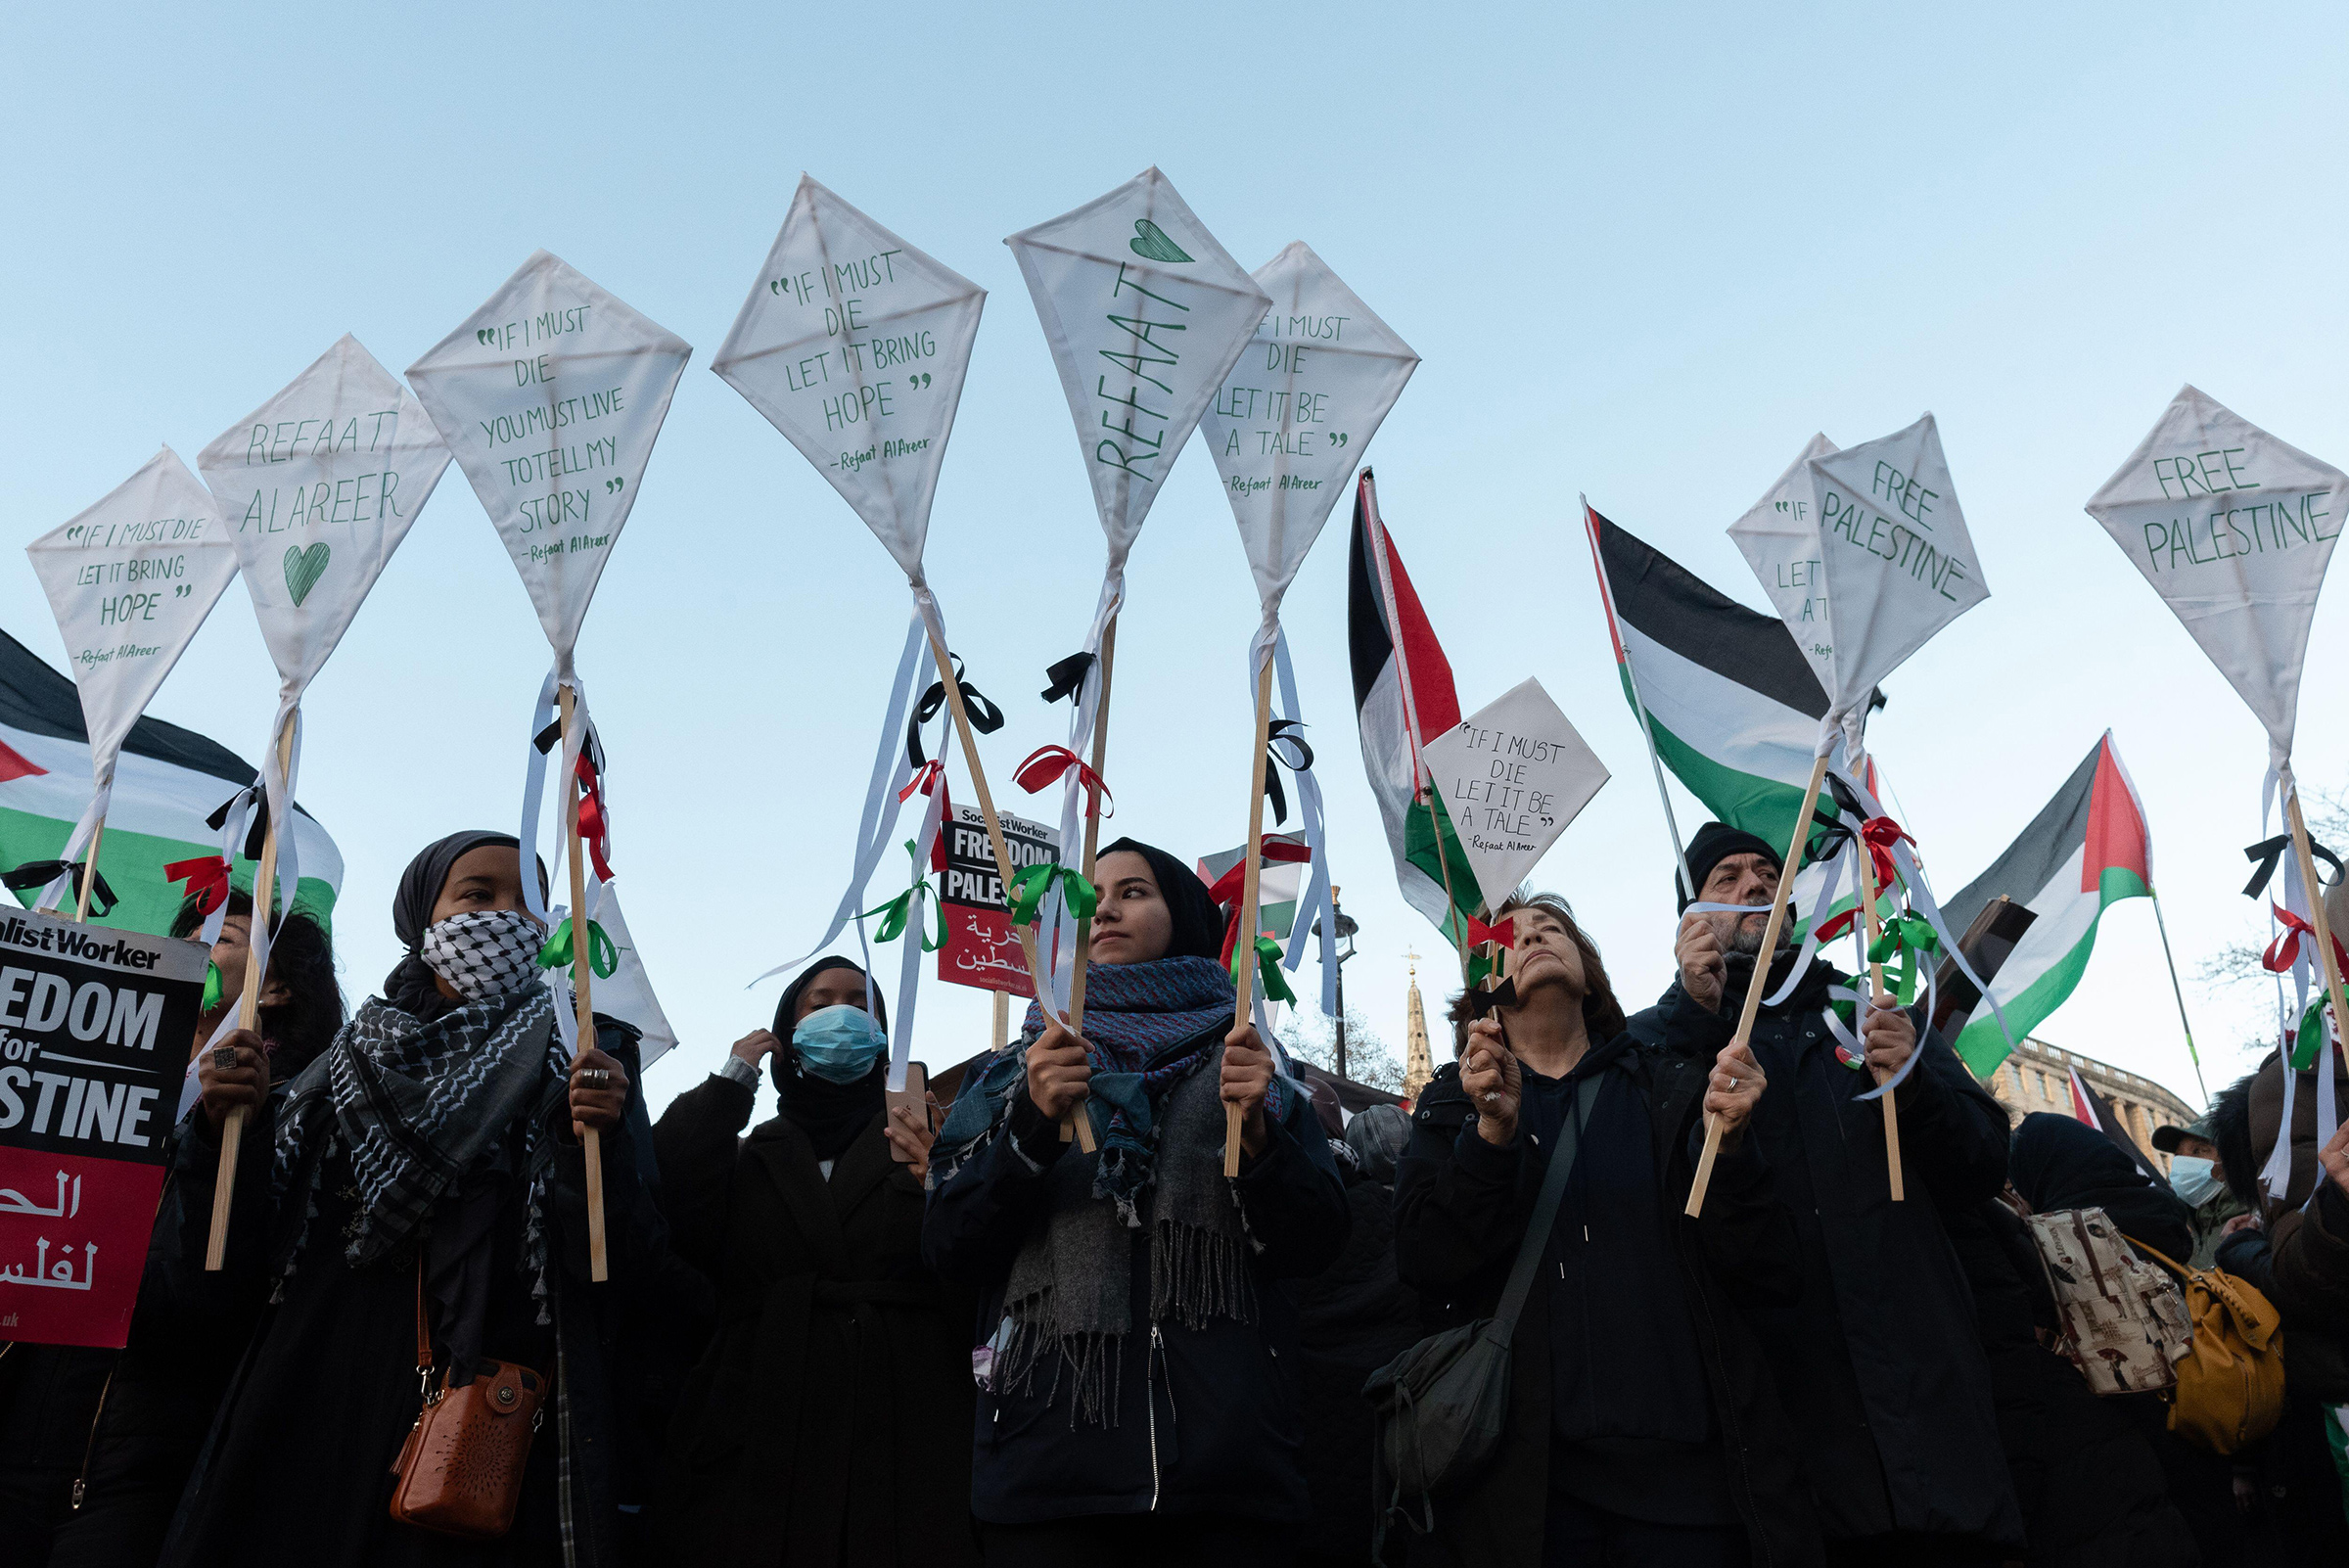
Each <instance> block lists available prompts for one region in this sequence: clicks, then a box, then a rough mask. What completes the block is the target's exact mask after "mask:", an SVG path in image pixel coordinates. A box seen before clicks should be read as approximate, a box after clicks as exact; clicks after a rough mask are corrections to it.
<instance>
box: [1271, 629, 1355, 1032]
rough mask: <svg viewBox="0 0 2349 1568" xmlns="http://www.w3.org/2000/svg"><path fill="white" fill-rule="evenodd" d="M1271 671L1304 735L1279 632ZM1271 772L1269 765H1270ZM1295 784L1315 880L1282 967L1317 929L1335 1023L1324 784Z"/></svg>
mask: <svg viewBox="0 0 2349 1568" xmlns="http://www.w3.org/2000/svg"><path fill="white" fill-rule="evenodd" d="M1272 657H1273V661H1274V664H1273V668H1274V669H1275V670H1276V671H1277V672H1278V674H1279V676H1280V716H1281V717H1282V718H1284V719H1294V720H1296V722H1297V726H1298V728H1300V729H1303V728H1304V727H1305V719H1304V709H1303V708H1302V707H1301V706H1300V705H1299V704H1298V701H1297V673H1296V671H1295V670H1294V669H1291V668H1290V667H1289V634H1288V633H1287V632H1286V631H1279V632H1276V634H1275V640H1274V642H1273V644H1272ZM1266 765H1267V767H1268V766H1270V765H1271V764H1270V763H1269V762H1267V764H1266ZM1289 773H1290V776H1291V777H1293V778H1295V779H1296V781H1297V809H1298V813H1299V815H1300V816H1301V817H1302V818H1303V819H1304V823H1305V842H1306V847H1307V848H1308V849H1309V850H1311V851H1312V853H1313V876H1312V879H1311V880H1310V881H1309V882H1308V883H1307V884H1306V890H1305V897H1304V898H1303V899H1300V900H1298V904H1297V920H1296V923H1295V924H1293V925H1291V926H1290V927H1289V945H1288V950H1287V952H1285V953H1284V954H1283V955H1282V957H1281V967H1282V968H1284V969H1286V970H1288V971H1289V973H1290V974H1295V973H1296V972H1297V966H1298V964H1299V963H1300V962H1302V961H1303V960H1304V958H1305V945H1306V943H1307V942H1308V941H1310V940H1311V938H1312V934H1313V930H1314V928H1315V926H1316V925H1317V926H1318V927H1319V928H1320V932H1321V944H1320V946H1321V952H1320V959H1321V1013H1322V1016H1324V1017H1327V1018H1335V1017H1336V1016H1337V1012H1338V909H1337V900H1336V899H1334V898H1333V897H1332V896H1331V893H1330V886H1329V845H1328V840H1327V837H1326V833H1327V830H1326V828H1325V827H1324V826H1323V821H1322V807H1321V781H1320V780H1319V779H1317V778H1315V777H1314V776H1313V768H1312V767H1310V766H1308V767H1295V768H1291V769H1290V770H1289Z"/></svg>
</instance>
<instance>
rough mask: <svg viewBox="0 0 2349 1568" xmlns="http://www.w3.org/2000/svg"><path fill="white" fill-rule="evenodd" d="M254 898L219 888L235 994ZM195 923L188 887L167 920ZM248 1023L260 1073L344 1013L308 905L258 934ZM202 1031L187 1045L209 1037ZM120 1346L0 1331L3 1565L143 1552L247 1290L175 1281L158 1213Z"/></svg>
mask: <svg viewBox="0 0 2349 1568" xmlns="http://www.w3.org/2000/svg"><path fill="white" fill-rule="evenodd" d="M252 920H253V899H251V898H250V897H248V896H247V895H246V894H244V893H233V894H231V895H230V896H229V902H228V908H227V910H226V912H225V915H224V918H223V919H222V921H221V930H220V940H219V941H218V942H216V943H215V944H213V946H212V959H211V961H212V963H213V964H214V965H216V966H217V967H218V968H219V969H220V971H221V974H222V977H223V986H222V989H223V991H224V992H226V994H227V1000H226V1002H225V1003H224V1004H223V1006H222V1007H220V1008H219V1009H217V1010H215V1012H214V1014H213V1015H212V1018H211V1020H210V1022H211V1023H213V1024H215V1025H216V1024H217V1022H218V1020H219V1019H220V1018H221V1017H222V1016H224V1015H225V1013H226V1011H227V1008H228V1007H232V1006H234V1005H235V1003H236V1000H237V997H238V994H239V993H240V992H241V991H242V989H243V986H244V981H245V962H246V959H247V957H248V956H249V948H248V946H247V943H248V940H249V929H250V927H251V924H252ZM203 923H204V911H203V910H202V909H201V908H200V907H198V906H197V905H196V903H195V901H194V900H193V899H191V900H189V901H188V903H187V904H186V905H185V906H183V907H182V908H181V910H180V912H179V916H178V918H177V919H176V920H175V921H174V922H173V924H172V928H171V935H172V936H174V937H180V938H185V937H189V936H192V935H194V934H195V932H196V931H197V929H198V927H200V926H201V925H202V924H203ZM260 1019H261V1027H260V1031H259V1033H260V1036H261V1038H262V1041H263V1047H264V1049H265V1050H266V1051H267V1054H268V1062H269V1070H270V1075H271V1080H272V1082H273V1083H274V1082H283V1081H284V1080H285V1079H287V1078H289V1077H291V1076H292V1075H293V1074H294V1073H295V1072H297V1071H299V1069H300V1068H301V1067H302V1066H303V1065H304V1064H306V1063H307V1062H308V1061H309V1060H310V1058H311V1057H313V1056H315V1055H317V1053H318V1052H319V1051H320V1050H321V1049H323V1048H324V1047H325V1045H326V1043H327V1041H329V1040H331V1039H332V1038H334V1034H335V1031H336V1029H337V1028H338V1027H340V1025H341V1024H342V1022H343V994H342V992H341V991H340V990H339V989H338V988H337V987H336V985H335V959H334V947H333V944H332V943H331V941H330V940H329V938H328V937H327V934H326V932H325V930H324V929H323V928H322V927H320V926H319V925H317V924H315V923H314V922H313V921H312V920H311V919H310V917H309V916H308V915H306V914H296V915H292V916H290V917H288V918H287V919H285V920H284V921H282V922H281V923H280V924H279V926H278V929H277V936H276V938H275V939H274V940H273V941H272V943H271V944H270V947H269V972H268V976H267V978H266V979H265V980H264V981H263V982H262V985H261V994H260ZM209 1033H210V1032H209V1030H200V1031H199V1033H198V1036H197V1038H196V1039H195V1040H194V1041H192V1042H191V1046H190V1049H191V1053H192V1052H193V1050H194V1048H195V1047H197V1046H199V1045H201V1044H202V1043H203V1041H204V1040H205V1039H206V1038H208V1037H209ZM154 1237H155V1239H154V1240H153V1241H152V1242H151V1244H150V1246H149V1249H148V1257H147V1263H146V1268H145V1272H144V1273H143V1274H142V1276H141V1278H140V1282H139V1296H138V1304H137V1306H136V1308H135V1309H134V1310H133V1312H132V1314H131V1319H130V1335H129V1339H128V1342H127V1343H126V1344H125V1345H124V1347H123V1348H122V1349H121V1350H118V1351H115V1350H93V1349H88V1348H85V1347H81V1346H71V1345H27V1344H14V1343H12V1344H7V1345H0V1565H4V1568H18V1565H20V1564H22V1565H25V1568H31V1565H35V1564H42V1563H47V1564H52V1565H55V1568H69V1565H83V1564H87V1565H90V1568H107V1565H113V1564H122V1563H130V1564H139V1563H152V1562H153V1561H155V1559H156V1556H157V1554H158V1553H159V1552H160V1551H161V1549H162V1545H163V1535H164V1532H165V1531H166V1530H167V1529H168V1527H169V1526H170V1523H171V1513H172V1510H173V1508H174V1507H176V1506H177V1505H178V1502H179V1494H180V1488H181V1487H182V1486H183V1485H184V1484H185V1483H186V1481H187V1478H188V1472H189V1470H190V1469H192V1468H193V1467H194V1465H195V1463H196V1455H197V1453H198V1451H199V1450H200V1449H202V1448H203V1446H204V1435H205V1432H206V1431H207V1429H208V1428H209V1427H210V1425H211V1421H212V1411H213V1409H214V1407H216V1406H217V1405H218V1404H219V1402H220V1395H221V1391H222V1390H223V1389H225V1388H226V1387H227V1386H228V1380H229V1377H230V1374H231V1373H232V1372H233V1371H234V1370H235V1368H236V1361H237V1356H238V1354H239V1353H240V1352H241V1351H242V1350H243V1349H244V1348H245V1341H246V1339H247V1338H248V1337H249V1336H250V1335H251V1333H252V1331H253V1318H254V1315H255V1314H254V1313H253V1310H252V1308H253V1304H251V1303H238V1302H234V1301H228V1302H223V1301H221V1300H219V1299H217V1296H218V1293H216V1292H210V1291H207V1290H204V1289H201V1288H199V1289H193V1290H190V1289H174V1285H175V1283H177V1281H175V1278H174V1275H173V1273H172V1271H171V1269H170V1268H169V1267H168V1257H169V1247H168V1238H167V1237H166V1234H165V1231H164V1227H163V1226H161V1224H159V1225H158V1226H157V1227H156V1229H155V1232H154Z"/></svg>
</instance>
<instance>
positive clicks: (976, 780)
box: [913, 621, 1093, 1154]
mask: <svg viewBox="0 0 2349 1568" xmlns="http://www.w3.org/2000/svg"><path fill="white" fill-rule="evenodd" d="M923 624H924V626H925V627H927V626H928V624H929V623H928V622H927V621H925V622H924V623H923ZM930 656H931V658H932V659H934V660H935V661H936V662H937V664H938V679H939V684H940V685H941V686H943V687H944V688H945V693H946V710H947V712H949V713H951V714H952V715H954V732H955V733H956V734H957V735H959V736H961V737H962V760H963V761H964V763H965V764H967V765H968V766H969V768H970V770H971V788H972V790H973V791H974V792H976V793H977V795H978V797H979V813H980V815H982V816H983V817H985V818H986V819H987V842H988V847H989V849H990V850H991V851H993V852H994V856H995V874H996V875H997V876H999V877H1001V878H1002V879H1003V889H1004V892H1005V894H1006V895H1008V894H1009V893H1010V891H1011V882H1012V872H1011V848H1010V846H1009V845H1008V844H1007V843H1006V842H1005V841H1004V838H1003V819H1002V818H1001V817H999V816H997V815H996V814H995V797H994V794H993V792H992V791H990V789H989V788H988V787H987V767H986V764H985V763H983V762H981V761H979V740H978V737H977V735H975V734H974V733H973V732H972V729H971V715H970V712H969V710H968V709H966V708H965V707H964V706H963V701H962V682H961V681H959V680H957V679H955V678H954V662H953V660H952V659H951V658H950V657H949V656H948V655H947V653H946V645H945V644H944V643H943V642H941V641H939V640H938V632H937V630H936V629H935V628H931V629H930ZM1011 929H1012V935H1014V936H1016V937H1018V938H1019V939H1020V954H1021V956H1022V957H1024V958H1026V959H1027V960H1028V980H1029V984H1031V985H1033V986H1034V987H1035V988H1036V997H1037V999H1038V1000H1039V1001H1041V1002H1042V1003H1043V1005H1044V1008H1045V1010H1046V1011H1047V1012H1048V1011H1050V1009H1051V996H1052V982H1051V978H1050V977H1049V976H1047V975H1046V974H1045V973H1044V971H1043V968H1042V966H1041V965H1040V964H1038V963H1037V961H1036V933H1035V932H1033V931H1030V930H1029V929H1028V928H1027V927H1025V926H1014V927H1012V928H1011ZM920 938H921V933H919V932H918V931H917V932H915V933H913V940H915V941H919V940H920ZM1077 1141H1078V1142H1079V1144H1081V1145H1082V1147H1083V1149H1084V1152H1085V1153H1087V1154H1090V1153H1092V1152H1093V1130H1092V1125H1091V1120H1090V1119H1089V1118H1087V1117H1082V1116H1081V1117H1079V1118H1078V1119H1077Z"/></svg>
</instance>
